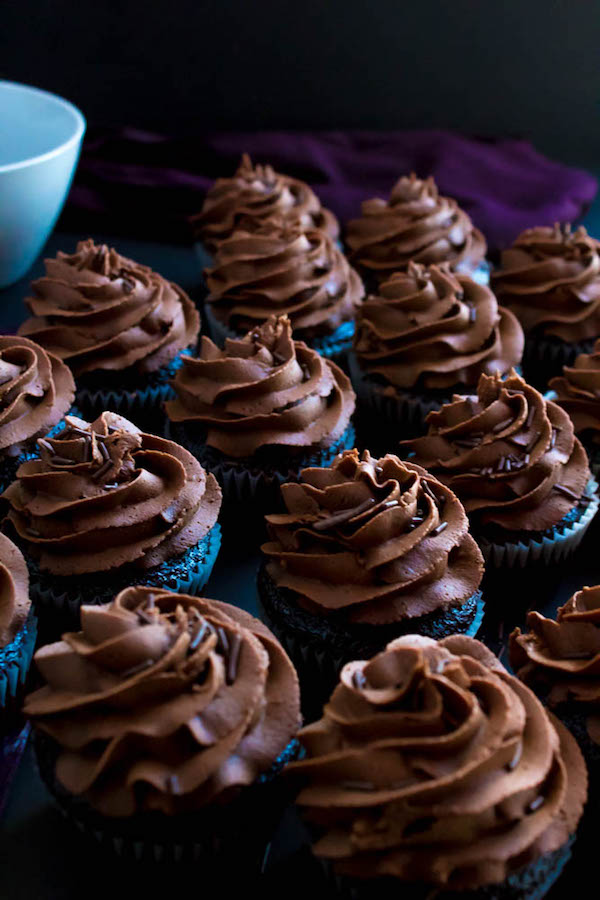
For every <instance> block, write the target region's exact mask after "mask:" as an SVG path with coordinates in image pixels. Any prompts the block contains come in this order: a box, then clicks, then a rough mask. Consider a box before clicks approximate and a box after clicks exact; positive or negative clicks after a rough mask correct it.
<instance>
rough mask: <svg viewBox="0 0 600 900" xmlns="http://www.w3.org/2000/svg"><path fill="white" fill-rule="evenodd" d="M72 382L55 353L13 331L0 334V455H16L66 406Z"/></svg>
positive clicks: (55, 420) (47, 428)
mask: <svg viewBox="0 0 600 900" xmlns="http://www.w3.org/2000/svg"><path fill="white" fill-rule="evenodd" d="M74 396H75V383H74V381H73V376H72V375H71V372H70V371H69V369H68V367H67V366H66V365H65V364H64V363H63V362H61V360H60V359H57V357H56V356H54V355H52V354H51V353H46V351H45V350H44V349H43V348H42V347H40V346H39V345H38V344H35V343H34V342H33V341H30V340H28V339H27V338H24V337H19V336H17V335H6V336H5V335H2V336H0V456H2V455H6V456H18V455H19V453H21V452H22V450H23V448H24V446H25V445H27V444H29V443H32V442H33V441H34V440H35V438H37V437H40V436H41V435H43V434H45V433H46V432H47V431H50V429H51V428H53V427H54V426H55V425H56V424H57V423H58V422H59V421H60V419H61V418H62V417H63V416H64V414H65V413H66V412H67V411H68V410H69V408H70V406H71V404H72V403H73V398H74Z"/></svg>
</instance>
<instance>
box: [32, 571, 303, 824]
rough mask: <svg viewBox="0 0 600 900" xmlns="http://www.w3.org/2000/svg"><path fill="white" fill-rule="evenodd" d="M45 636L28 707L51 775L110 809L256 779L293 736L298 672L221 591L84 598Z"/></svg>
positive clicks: (208, 798) (165, 807)
mask: <svg viewBox="0 0 600 900" xmlns="http://www.w3.org/2000/svg"><path fill="white" fill-rule="evenodd" d="M81 628H82V630H81V632H79V633H69V634H65V635H63V639H62V641H61V642H59V643H56V644H50V645H48V646H46V647H43V648H42V649H41V650H39V651H38V652H37V653H36V656H35V660H36V663H37V666H38V669H39V670H40V673H41V674H42V676H43V677H44V679H45V680H46V682H47V684H46V686H45V687H43V688H41V689H40V690H38V691H36V692H35V693H33V694H31V695H29V697H28V698H27V701H26V706H25V710H26V713H27V715H29V716H30V717H31V718H32V719H33V721H34V724H35V725H36V727H38V728H39V729H40V730H42V731H43V732H45V733H46V734H48V735H49V736H50V737H51V738H52V739H53V740H54V741H55V742H56V743H57V744H58V746H59V755H58V760H57V765H56V777H57V778H58V780H59V781H60V782H61V783H62V784H63V785H64V787H65V788H66V789H67V790H68V791H70V792H71V793H74V794H76V795H83V796H84V797H85V799H87V800H88V802H90V803H91V804H92V806H94V807H95V808H96V809H98V810H99V811H100V812H101V813H103V814H104V815H108V816H129V815H132V814H134V813H136V812H144V811H150V810H160V811H162V812H164V813H167V814H173V813H177V812H182V811H189V810H194V809H197V808H198V807H200V806H204V805H206V804H209V803H212V802H214V801H215V800H218V799H219V798H220V797H221V796H226V795H228V794H230V793H232V792H236V791H238V790H239V789H240V788H241V787H243V786H244V785H248V784H251V783H252V782H253V781H254V780H255V779H256V777H257V776H258V775H260V774H261V772H264V771H265V770H266V769H268V768H269V767H270V766H271V765H272V763H273V762H274V760H275V759H276V758H277V756H278V755H279V754H280V753H281V752H282V751H283V750H284V749H285V747H286V746H287V744H288V743H289V741H290V740H291V738H292V737H293V736H294V734H295V732H296V730H297V728H298V725H299V720H300V714H299V690H298V679H297V676H296V673H295V671H294V669H293V667H292V665H291V663H290V661H289V659H288V658H287V656H286V655H285V653H284V651H283V650H282V648H281V646H280V645H279V644H278V642H277V641H276V640H275V638H274V637H273V635H272V634H271V632H270V631H269V630H268V629H267V628H266V627H265V626H264V625H262V623H260V622H259V621H258V620H256V619H253V618H252V616H250V615H249V614H248V613H246V612H243V611H242V610H239V609H237V608H235V607H233V606H229V604H226V603H219V602H218V601H216V600H204V599H201V598H199V597H189V596H185V595H179V594H173V593H171V592H169V591H160V590H158V591H157V590H155V589H150V588H142V587H132V588H127V589H126V590H124V591H121V593H120V594H118V595H117V597H116V598H115V599H114V601H113V602H112V603H110V604H106V605H104V606H83V607H82V610H81Z"/></svg>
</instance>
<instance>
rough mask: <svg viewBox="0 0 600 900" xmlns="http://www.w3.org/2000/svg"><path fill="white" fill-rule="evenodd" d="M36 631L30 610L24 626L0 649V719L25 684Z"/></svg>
mask: <svg viewBox="0 0 600 900" xmlns="http://www.w3.org/2000/svg"><path fill="white" fill-rule="evenodd" d="M37 631H38V622H37V616H36V614H35V612H34V610H33V609H31V610H30V612H29V615H28V617H27V620H26V621H25V624H24V625H23V627H22V628H21V629H20V631H18V632H17V634H16V635H15V637H14V638H13V640H12V641H11V642H10V643H9V644H7V645H6V646H5V647H2V648H0V719H1V718H2V713H3V710H6V709H8V708H9V707H10V706H11V705H12V703H13V701H15V700H16V698H17V697H18V695H19V693H20V689H21V688H22V687H23V685H24V684H25V679H26V677H27V673H28V671H29V666H30V665H31V659H32V657H33V651H34V648H35V642H36V638H37Z"/></svg>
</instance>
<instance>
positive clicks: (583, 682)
mask: <svg viewBox="0 0 600 900" xmlns="http://www.w3.org/2000/svg"><path fill="white" fill-rule="evenodd" d="M509 651H510V664H511V666H512V667H513V669H514V670H515V672H516V674H517V675H518V677H519V678H520V679H521V680H522V681H524V682H525V684H527V685H528V686H529V687H530V688H532V689H533V690H534V691H535V692H536V694H538V696H539V697H541V699H542V700H543V701H544V702H545V703H546V704H547V705H548V706H549V707H550V708H551V709H552V710H553V711H554V712H555V713H556V714H557V716H559V718H560V719H561V720H562V721H563V722H564V724H565V725H566V726H567V727H568V728H569V729H570V730H571V731H572V733H573V734H574V735H575V737H576V738H577V740H578V742H579V746H580V747H581V749H582V751H583V754H584V756H585V758H586V761H587V763H588V766H589V768H590V776H591V780H592V784H591V786H592V787H593V788H594V789H595V792H597V791H598V788H599V787H600V782H599V779H598V776H599V774H600V666H599V662H600V587H598V586H596V587H585V588H583V590H581V591H577V593H576V594H574V595H573V596H572V597H571V598H570V599H569V600H568V601H567V602H566V603H565V605H564V606H561V607H559V609H558V612H557V615H556V620H554V619H547V618H545V616H542V615H541V614H540V613H538V612H530V613H528V615H527V631H526V632H525V633H522V632H521V629H520V628H517V629H515V631H513V633H512V634H511V636H510V645H509Z"/></svg>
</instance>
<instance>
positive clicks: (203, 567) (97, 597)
mask: <svg viewBox="0 0 600 900" xmlns="http://www.w3.org/2000/svg"><path fill="white" fill-rule="evenodd" d="M220 546H221V526H220V525H219V523H218V522H217V523H216V524H215V525H213V527H212V528H211V530H210V531H209V532H208V534H206V535H205V536H204V537H203V538H202V539H201V540H200V541H198V543H197V544H195V545H194V546H193V547H190V548H189V549H188V550H186V551H185V553H182V554H181V555H180V556H176V557H173V558H172V559H168V560H166V561H165V562H164V563H161V565H159V566H154V567H153V568H151V569H145V570H143V569H136V568H135V567H134V566H131V565H129V566H123V567H122V568H120V569H115V570H114V571H111V570H109V571H108V572H93V573H90V574H85V575H72V576H59V575H53V574H52V573H50V572H46V571H44V570H42V569H40V568H39V566H38V565H37V563H36V562H35V560H33V559H32V558H31V557H28V558H27V564H28V566H29V574H30V595H31V598H32V600H33V602H34V604H35V606H36V609H37V611H38V614H39V617H40V631H41V632H42V633H43V635H44V637H45V638H46V639H47V638H49V637H50V638H56V637H58V636H60V634H62V633H63V632H64V631H67V630H70V629H73V628H75V629H77V628H79V610H80V608H81V607H82V606H83V605H84V604H85V605H88V604H101V603H110V601H111V600H112V599H113V598H114V597H115V595H116V594H118V593H119V591H122V590H123V589H124V588H126V587H129V586H130V585H144V586H147V587H156V588H161V589H163V590H168V591H173V592H174V593H177V594H196V595H197V594H199V592H200V591H201V590H202V588H203V587H204V585H205V584H206V582H207V581H208V579H209V577H210V575H211V572H212V570H213V566H214V564H215V561H216V558H217V555H218V553H219V549H220Z"/></svg>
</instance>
